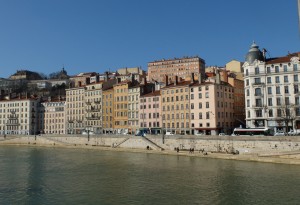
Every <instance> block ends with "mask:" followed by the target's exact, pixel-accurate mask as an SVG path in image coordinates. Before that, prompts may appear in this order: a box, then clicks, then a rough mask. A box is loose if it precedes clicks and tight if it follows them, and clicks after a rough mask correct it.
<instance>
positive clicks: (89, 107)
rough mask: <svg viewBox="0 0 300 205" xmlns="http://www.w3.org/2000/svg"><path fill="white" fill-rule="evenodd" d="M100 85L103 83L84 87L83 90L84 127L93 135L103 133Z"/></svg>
mask: <svg viewBox="0 0 300 205" xmlns="http://www.w3.org/2000/svg"><path fill="white" fill-rule="evenodd" d="M102 85H103V82H96V83H93V84H89V85H86V86H85V90H84V106H85V108H84V115H85V118H84V126H85V130H89V131H93V132H94V133H95V134H100V133H103V127H102Z"/></svg>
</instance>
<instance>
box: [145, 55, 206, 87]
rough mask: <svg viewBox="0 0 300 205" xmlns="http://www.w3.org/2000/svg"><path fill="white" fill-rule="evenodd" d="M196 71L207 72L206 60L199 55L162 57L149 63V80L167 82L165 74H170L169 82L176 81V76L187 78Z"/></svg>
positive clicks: (196, 72)
mask: <svg viewBox="0 0 300 205" xmlns="http://www.w3.org/2000/svg"><path fill="white" fill-rule="evenodd" d="M192 73H195V76H196V77H197V76H198V74H199V73H201V74H202V76H204V74H205V61H204V60H203V59H201V58H199V57H197V56H196V57H183V58H175V59H168V60H165V59H162V60H158V61H153V62H149V63H148V81H158V82H165V76H168V77H169V79H168V82H174V81H175V76H178V79H180V78H182V79H185V78H186V77H187V76H190V75H191V74H192Z"/></svg>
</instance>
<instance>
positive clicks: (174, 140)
mask: <svg viewBox="0 0 300 205" xmlns="http://www.w3.org/2000/svg"><path fill="white" fill-rule="evenodd" d="M1 144H14V145H20V144H30V145H35V144H37V145H45V146H52V145H60V146H99V147H110V148H127V149H146V148H147V147H148V148H149V149H152V150H174V149H175V148H177V147H178V148H179V149H180V150H189V149H190V148H194V150H195V151H199V150H204V151H205V152H223V153H231V152H232V151H234V152H236V151H237V150H238V152H239V154H261V155H263V154H276V153H283V152H299V153H300V137H298V136H292V137H229V136H227V137H223V136H222V137H219V136H205V137H198V136H154V135H153V136H151V135H149V136H146V137H139V136H130V135H92V136H86V135H41V136H40V135H36V136H35V135H15V136H12V135H7V136H0V145H1Z"/></svg>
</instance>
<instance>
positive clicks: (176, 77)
mask: <svg viewBox="0 0 300 205" xmlns="http://www.w3.org/2000/svg"><path fill="white" fill-rule="evenodd" d="M177 84H178V76H177V75H176V76H175V82H174V85H177Z"/></svg>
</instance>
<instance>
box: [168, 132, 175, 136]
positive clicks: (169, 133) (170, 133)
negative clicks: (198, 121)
mask: <svg viewBox="0 0 300 205" xmlns="http://www.w3.org/2000/svg"><path fill="white" fill-rule="evenodd" d="M166 135H174V134H173V133H172V132H166Z"/></svg>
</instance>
